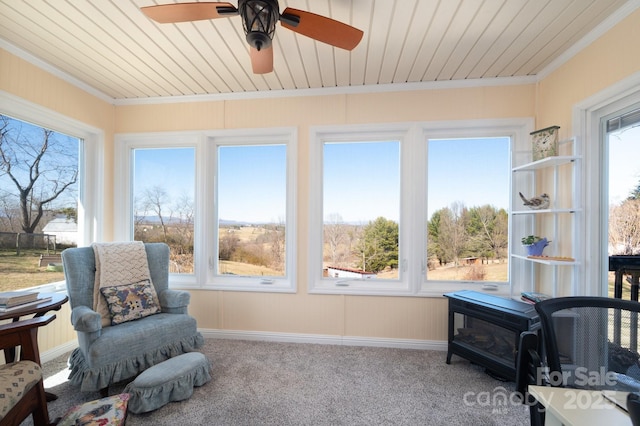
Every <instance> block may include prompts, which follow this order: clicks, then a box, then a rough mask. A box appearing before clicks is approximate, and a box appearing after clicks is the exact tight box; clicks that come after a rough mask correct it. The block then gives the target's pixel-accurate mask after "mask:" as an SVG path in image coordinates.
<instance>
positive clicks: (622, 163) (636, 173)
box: [609, 126, 640, 204]
mask: <svg viewBox="0 0 640 426" xmlns="http://www.w3.org/2000/svg"><path fill="white" fill-rule="evenodd" d="M639 158H640V126H639V127H632V128H628V129H623V130H622V131H618V132H613V133H612V134H611V135H610V137H609V164H610V165H611V166H610V167H609V204H619V203H620V202H621V201H624V200H625V199H626V198H627V197H628V196H629V194H630V193H631V191H632V190H633V189H634V188H635V187H636V186H638V183H639V182H640V161H639V160H638V159H639Z"/></svg>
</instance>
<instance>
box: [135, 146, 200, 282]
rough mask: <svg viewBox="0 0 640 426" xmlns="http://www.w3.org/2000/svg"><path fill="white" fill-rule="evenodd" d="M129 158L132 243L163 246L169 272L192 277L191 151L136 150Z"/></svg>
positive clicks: (193, 215)
mask: <svg viewBox="0 0 640 426" xmlns="http://www.w3.org/2000/svg"><path fill="white" fill-rule="evenodd" d="M132 155H133V160H132V161H133V182H132V186H133V187H132V194H133V209H132V215H133V217H132V223H133V239H134V240H137V241H144V242H146V243H150V242H165V243H167V244H168V245H169V247H170V249H171V250H170V264H169V270H170V272H172V273H177V274H193V273H194V251H193V241H194V220H195V200H194V191H195V148H193V147H184V148H139V149H134V150H133V151H132Z"/></svg>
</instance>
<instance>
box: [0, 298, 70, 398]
mask: <svg viewBox="0 0 640 426" xmlns="http://www.w3.org/2000/svg"><path fill="white" fill-rule="evenodd" d="M38 297H41V298H51V299H50V300H46V301H43V302H42V303H38V304H37V305H30V306H26V307H24V308H23V309H15V310H13V311H10V312H0V320H5V319H12V320H13V322H16V321H20V318H21V317H24V316H30V315H33V318H36V317H41V316H43V315H45V314H46V313H47V312H51V311H59V310H60V308H61V307H62V305H64V304H65V303H67V301H68V300H69V298H68V297H67V295H66V294H63V293H39V295H38ZM4 359H5V361H6V362H7V363H10V362H14V361H15V360H16V348H15V347H14V348H7V349H5V350H4ZM45 393H46V395H47V401H53V400H55V399H57V398H58V397H57V396H56V395H54V394H52V393H49V392H45Z"/></svg>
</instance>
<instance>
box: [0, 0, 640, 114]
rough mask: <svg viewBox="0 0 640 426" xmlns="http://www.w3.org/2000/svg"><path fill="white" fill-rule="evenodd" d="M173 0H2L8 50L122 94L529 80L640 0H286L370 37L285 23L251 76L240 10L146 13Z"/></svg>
mask: <svg viewBox="0 0 640 426" xmlns="http://www.w3.org/2000/svg"><path fill="white" fill-rule="evenodd" d="M231 1H232V3H233V4H236V2H235V1H234V0H231ZM168 2H179V1H175V0H158V1H154V0H66V1H63V0H24V1H21V0H0V47H4V48H10V50H11V49H13V51H19V52H24V53H26V54H27V56H29V57H32V58H36V59H37V60H38V61H42V63H44V64H47V66H51V67H53V69H56V70H59V71H60V72H61V73H62V74H63V75H67V76H70V77H71V79H73V80H75V81H78V82H81V84H83V85H87V86H88V87H91V88H93V89H94V90H95V91H97V92H99V93H101V94H103V95H104V96H105V97H106V98H108V99H112V100H114V101H116V102H117V101H118V100H135V99H138V100H140V99H145V98H157V97H170V96H185V95H188V96H190V95H205V94H234V93H247V92H249V93H251V92H259V91H282V90H296V89H317V88H336V87H338V88H341V87H347V86H372V85H386V84H397V83H408V82H409V83H410V82H432V81H458V80H475V79H488V78H496V77H525V76H535V75H537V74H538V73H540V72H541V71H542V70H543V69H545V67H548V66H549V65H550V64H552V63H553V61H554V60H556V58H558V57H560V56H561V55H563V53H565V52H566V51H567V50H568V49H570V48H571V47H572V46H574V45H575V44H576V43H577V42H578V41H579V40H581V39H582V38H583V37H585V36H586V35H587V34H589V32H590V31H592V30H594V28H596V27H597V26H598V25H601V23H602V22H603V21H605V20H606V19H607V18H609V19H611V18H610V16H611V15H614V14H615V13H618V14H620V10H625V8H626V10H631V9H632V8H630V7H629V4H631V3H634V4H637V3H638V2H637V1H636V0H634V1H627V0H484V1H482V0H283V1H280V10H281V11H282V10H284V8H285V7H293V8H296V9H302V10H308V11H310V12H313V13H317V14H320V15H324V16H328V17H330V18H333V19H336V20H339V21H342V22H345V23H348V24H350V25H353V26H355V27H357V28H360V29H361V30H363V31H364V37H363V40H362V41H361V43H360V44H359V45H358V46H357V47H356V48H355V49H354V50H353V51H350V52H349V51H344V50H341V49H338V48H333V47H331V46H328V45H326V44H323V43H319V42H316V41H314V40H311V39H309V38H307V37H304V36H301V35H298V34H295V33H294V32H292V31H289V30H287V29H286V28H284V27H281V26H279V25H278V27H277V29H276V35H275V37H274V43H273V46H274V72H272V73H269V74H263V75H254V74H252V72H251V64H250V61H249V55H248V45H247V43H246V41H245V37H244V33H243V30H242V22H241V18H240V17H238V16H235V17H232V18H221V19H216V20H209V21H198V22H187V23H180V24H157V23H155V22H153V21H151V20H149V19H148V18H147V17H146V16H144V15H143V14H142V13H141V12H140V7H142V6H150V5H153V4H162V3H168ZM623 6H624V7H623ZM635 7H637V6H635ZM625 13H628V12H625Z"/></svg>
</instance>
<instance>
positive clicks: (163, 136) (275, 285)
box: [114, 128, 297, 293]
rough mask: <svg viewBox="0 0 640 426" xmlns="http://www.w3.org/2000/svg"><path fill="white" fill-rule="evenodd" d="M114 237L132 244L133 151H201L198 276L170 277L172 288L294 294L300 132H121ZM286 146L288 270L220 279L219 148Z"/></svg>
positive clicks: (197, 204)
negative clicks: (279, 273) (266, 275)
mask: <svg viewBox="0 0 640 426" xmlns="http://www.w3.org/2000/svg"><path fill="white" fill-rule="evenodd" d="M115 141H116V146H115V152H116V156H115V158H116V168H115V169H116V175H115V180H116V182H115V189H116V194H119V196H117V197H115V200H116V201H115V204H116V206H115V209H116V213H115V232H114V233H115V236H116V237H117V238H116V239H120V240H125V241H126V240H130V239H131V238H132V235H133V233H132V232H133V231H132V229H133V228H132V223H131V220H132V219H131V209H132V181H131V178H132V161H131V159H132V152H133V151H132V150H133V149H137V148H159V149H160V148H180V147H195V149H196V164H195V167H196V170H195V176H196V182H195V200H194V202H195V211H196V218H195V223H194V227H195V232H194V234H195V237H194V242H193V243H194V262H195V270H194V273H193V274H170V277H169V281H170V285H171V287H173V288H185V289H207V290H230V291H258V292H285V293H294V292H295V291H296V290H297V285H296V270H297V268H296V259H297V248H296V241H297V240H296V235H297V225H296V223H297V221H296V211H297V207H296V206H297V203H296V198H297V197H296V193H297V147H296V141H297V130H296V129H295V128H269V129H240V130H236V129H233V130H206V131H185V132H158V133H143V134H118V135H116V136H115ZM267 144H277V145H285V146H286V150H287V158H286V167H287V171H286V173H287V182H286V185H287V206H286V227H287V230H286V243H285V244H286V260H285V262H286V271H285V275H284V276H283V277H269V279H263V278H261V277H253V276H251V277H243V276H237V275H217V274H215V266H216V263H217V250H218V244H217V241H218V235H217V226H215V224H216V223H218V211H217V208H216V205H217V202H216V197H217V190H216V185H217V167H216V165H217V164H218V163H217V161H218V158H217V151H218V150H217V148H218V147H219V146H221V145H267Z"/></svg>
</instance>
